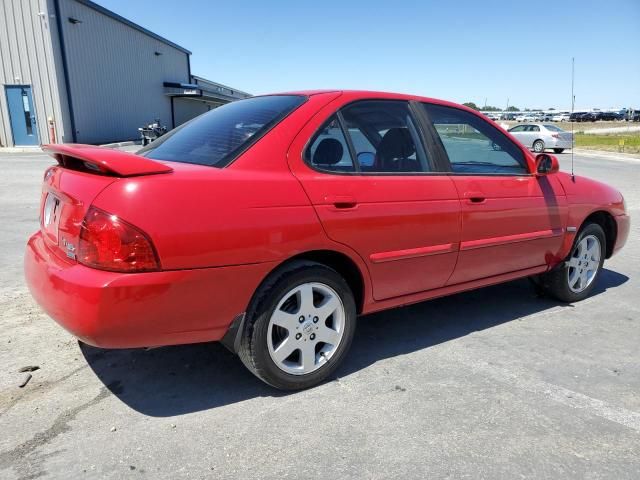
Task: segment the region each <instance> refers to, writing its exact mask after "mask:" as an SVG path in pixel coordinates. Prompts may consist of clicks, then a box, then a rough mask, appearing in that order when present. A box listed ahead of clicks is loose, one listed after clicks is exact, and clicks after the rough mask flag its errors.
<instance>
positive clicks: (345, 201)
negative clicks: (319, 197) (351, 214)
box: [324, 195, 358, 210]
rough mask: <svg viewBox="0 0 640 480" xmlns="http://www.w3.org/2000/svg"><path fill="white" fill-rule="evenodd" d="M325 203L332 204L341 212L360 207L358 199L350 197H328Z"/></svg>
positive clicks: (325, 198)
mask: <svg viewBox="0 0 640 480" xmlns="http://www.w3.org/2000/svg"><path fill="white" fill-rule="evenodd" d="M324 201H325V202H327V203H332V204H333V206H334V207H336V208H339V209H340V210H345V209H349V208H355V207H356V206H357V205H358V202H357V201H356V199H355V198H354V197H351V196H349V195H328V196H326V197H324Z"/></svg>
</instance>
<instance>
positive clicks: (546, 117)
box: [538, 113, 553, 122]
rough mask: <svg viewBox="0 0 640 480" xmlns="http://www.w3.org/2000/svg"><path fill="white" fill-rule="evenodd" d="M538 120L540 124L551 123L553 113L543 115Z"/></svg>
mask: <svg viewBox="0 0 640 480" xmlns="http://www.w3.org/2000/svg"><path fill="white" fill-rule="evenodd" d="M538 118H539V120H540V121H541V122H551V121H552V119H553V113H543V114H541V115H540V116H539V117H538Z"/></svg>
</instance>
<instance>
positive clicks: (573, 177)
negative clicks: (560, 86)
mask: <svg viewBox="0 0 640 480" xmlns="http://www.w3.org/2000/svg"><path fill="white" fill-rule="evenodd" d="M575 71H576V59H575V57H571V116H572V117H573V110H574V108H575V104H576V96H575V95H574V94H573V83H574V78H575ZM569 120H571V118H569ZM575 120H576V118H575V117H573V122H571V180H572V181H574V182H575V181H576V175H575V174H574V173H573V151H574V150H575V146H576V139H575V136H574V134H573V124H574V123H575Z"/></svg>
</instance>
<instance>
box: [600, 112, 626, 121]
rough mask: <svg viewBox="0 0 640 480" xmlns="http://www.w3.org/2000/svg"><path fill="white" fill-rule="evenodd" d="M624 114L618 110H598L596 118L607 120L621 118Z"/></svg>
mask: <svg viewBox="0 0 640 480" xmlns="http://www.w3.org/2000/svg"><path fill="white" fill-rule="evenodd" d="M623 119H624V116H623V115H621V114H620V113H619V112H600V115H599V117H598V120H606V121H608V122H611V121H618V120H623Z"/></svg>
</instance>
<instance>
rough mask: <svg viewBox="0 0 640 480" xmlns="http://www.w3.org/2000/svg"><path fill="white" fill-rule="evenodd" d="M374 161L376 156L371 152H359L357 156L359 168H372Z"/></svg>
mask: <svg viewBox="0 0 640 480" xmlns="http://www.w3.org/2000/svg"><path fill="white" fill-rule="evenodd" d="M375 161H376V155H375V154H374V153H373V152H360V153H359V154H358V163H359V164H360V166H361V167H373V164H374V162H375Z"/></svg>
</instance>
